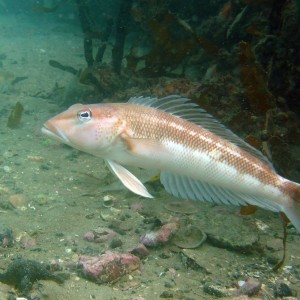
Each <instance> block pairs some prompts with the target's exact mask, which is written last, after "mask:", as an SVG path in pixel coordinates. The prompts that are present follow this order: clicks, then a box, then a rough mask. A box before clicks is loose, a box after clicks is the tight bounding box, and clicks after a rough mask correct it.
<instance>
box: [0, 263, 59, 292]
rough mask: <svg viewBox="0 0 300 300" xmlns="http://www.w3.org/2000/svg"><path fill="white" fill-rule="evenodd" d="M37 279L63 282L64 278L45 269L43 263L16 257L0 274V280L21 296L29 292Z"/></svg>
mask: <svg viewBox="0 0 300 300" xmlns="http://www.w3.org/2000/svg"><path fill="white" fill-rule="evenodd" d="M38 280H53V281H55V282H57V283H63V282H64V280H63V279H62V278H61V277H59V276H58V275H55V274H53V273H51V272H49V271H48V270H47V267H46V266H45V265H44V264H41V263H39V262H38V261H35V260H29V259H22V258H19V259H16V260H14V261H13V262H12V263H11V264H10V265H9V266H8V268H7V271H6V272H5V273H1V274H0V281H1V282H3V283H5V284H8V285H12V286H14V287H15V288H16V289H18V290H19V291H20V292H21V293H22V295H23V296H27V295H28V294H29V291H30V289H31V288H32V285H33V283H34V282H36V281H38Z"/></svg>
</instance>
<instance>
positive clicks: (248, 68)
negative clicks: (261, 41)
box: [240, 42, 275, 115]
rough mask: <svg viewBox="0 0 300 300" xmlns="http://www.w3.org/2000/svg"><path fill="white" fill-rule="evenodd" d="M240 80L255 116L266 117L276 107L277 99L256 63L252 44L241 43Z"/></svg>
mask: <svg viewBox="0 0 300 300" xmlns="http://www.w3.org/2000/svg"><path fill="white" fill-rule="evenodd" d="M240 79H241V82H242V84H243V86H244V88H245V94H246V96H247V100H248V104H249V106H250V108H251V111H252V112H253V113H254V114H258V115H264V114H266V112H267V111H268V110H269V109H271V108H274V107H275V98H274V96H273V95H272V94H271V92H270V91H269V90H268V85H267V78H266V76H265V74H264V73H263V70H262V68H261V66H260V65H259V64H258V63H257V62H256V60H255V56H254V53H253V52H252V49H251V46H250V44H248V43H246V42H240Z"/></svg>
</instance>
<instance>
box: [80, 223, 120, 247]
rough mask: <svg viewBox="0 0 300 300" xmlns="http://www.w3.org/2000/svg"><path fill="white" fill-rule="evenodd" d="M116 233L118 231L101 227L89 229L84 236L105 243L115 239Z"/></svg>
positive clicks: (90, 240) (86, 238)
mask: <svg viewBox="0 0 300 300" xmlns="http://www.w3.org/2000/svg"><path fill="white" fill-rule="evenodd" d="M116 235H117V233H116V232H115V231H113V230H111V229H109V228H102V227H99V228H96V229H94V230H93V231H88V232H87V233H86V234H85V235H84V237H83V238H84V239H85V240H86V241H89V242H94V243H104V242H107V241H111V240H113V239H114V238H115V236H116Z"/></svg>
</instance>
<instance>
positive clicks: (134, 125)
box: [112, 104, 282, 188]
mask: <svg viewBox="0 0 300 300" xmlns="http://www.w3.org/2000/svg"><path fill="white" fill-rule="evenodd" d="M112 106H114V105H112ZM115 108H116V110H117V111H118V114H120V117H121V118H122V119H123V118H124V119H125V120H126V122H127V126H128V127H127V128H129V130H131V131H132V132H133V133H134V137H136V138H148V139H158V140H160V141H162V142H164V141H165V142H167V141H171V142H175V143H178V144H184V146H186V147H187V148H190V149H191V150H198V151H201V152H204V153H206V154H208V155H210V156H211V157H212V158H213V159H215V160H218V161H219V162H225V163H226V164H228V165H230V166H233V167H235V168H236V169H237V170H238V171H239V172H240V173H241V175H242V174H249V175H251V176H253V177H255V178H257V179H258V180H260V182H261V183H264V184H269V185H272V186H277V187H279V188H281V184H282V181H281V180H280V177H279V176H278V175H277V174H276V173H275V172H274V171H273V170H272V169H271V168H269V167H268V166H267V165H265V164H264V163H262V162H261V161H259V160H258V159H256V158H255V157H253V156H252V155H251V154H249V153H247V152H245V151H243V150H241V149H240V148H239V147H237V146H236V145H233V144H232V143H230V142H228V141H226V140H225V139H223V138H221V137H219V136H217V135H215V134H213V133H211V132H209V131H207V130H205V129H203V128H201V127H200V126H197V125H195V124H193V123H191V122H188V121H186V120H183V119H181V118H177V117H175V116H173V115H171V114H168V113H165V112H163V111H160V110H157V109H154V108H150V107H144V106H137V105H131V104H118V105H116V106H115ZM193 132H197V134H193ZM212 150H218V151H220V152H221V156H220V157H218V158H215V157H213V156H212V155H211V154H210V152H211V151H212Z"/></svg>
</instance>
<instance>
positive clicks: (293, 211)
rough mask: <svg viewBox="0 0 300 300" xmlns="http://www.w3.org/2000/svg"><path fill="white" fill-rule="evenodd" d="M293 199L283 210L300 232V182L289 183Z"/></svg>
mask: <svg viewBox="0 0 300 300" xmlns="http://www.w3.org/2000/svg"><path fill="white" fill-rule="evenodd" d="M289 194H290V195H291V199H290V201H289V202H288V203H286V205H285V206H284V208H283V212H284V213H285V214H286V216H287V217H288V218H289V219H290V221H291V222H292V224H293V225H294V226H295V228H296V229H297V231H298V233H300V184H298V183H295V182H291V184H290V185H289Z"/></svg>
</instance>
